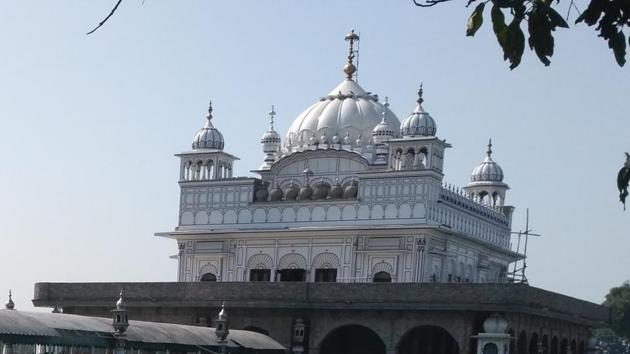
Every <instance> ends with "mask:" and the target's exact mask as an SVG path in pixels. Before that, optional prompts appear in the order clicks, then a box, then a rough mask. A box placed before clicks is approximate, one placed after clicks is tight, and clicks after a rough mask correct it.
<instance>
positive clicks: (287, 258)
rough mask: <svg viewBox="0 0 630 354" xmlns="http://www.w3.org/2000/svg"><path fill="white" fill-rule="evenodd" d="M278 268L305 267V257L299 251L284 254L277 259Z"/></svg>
mask: <svg viewBox="0 0 630 354" xmlns="http://www.w3.org/2000/svg"><path fill="white" fill-rule="evenodd" d="M278 269H306V258H304V256H302V255H301V254H299V253H289V254H285V255H284V256H282V258H280V260H279V261H278Z"/></svg>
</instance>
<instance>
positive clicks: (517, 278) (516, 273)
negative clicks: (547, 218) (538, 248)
mask: <svg viewBox="0 0 630 354" xmlns="http://www.w3.org/2000/svg"><path fill="white" fill-rule="evenodd" d="M532 231H534V230H531V229H530V228H529V208H527V212H526V214H525V231H517V232H512V234H514V235H518V236H517V237H518V240H517V243H516V253H519V252H520V251H521V239H522V238H523V237H524V238H525V240H524V241H523V243H524V245H523V259H522V260H516V261H515V262H514V267H513V269H512V272H511V273H510V276H511V277H512V282H514V283H523V284H528V281H527V277H526V276H525V270H526V269H527V243H528V241H529V236H536V237H539V236H542V235H541V234H535V233H532Z"/></svg>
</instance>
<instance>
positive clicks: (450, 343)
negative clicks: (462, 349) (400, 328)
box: [397, 326, 459, 354]
mask: <svg viewBox="0 0 630 354" xmlns="http://www.w3.org/2000/svg"><path fill="white" fill-rule="evenodd" d="M397 353H398V354H428V353H430V354H458V353H459V349H458V347H457V342H456V341H455V339H454V338H453V337H452V336H451V335H450V334H449V333H448V332H447V331H446V330H445V329H444V328H441V327H436V326H420V327H416V328H414V329H412V330H410V331H409V332H407V333H406V334H405V335H404V336H403V337H402V339H401V340H400V344H398V351H397Z"/></svg>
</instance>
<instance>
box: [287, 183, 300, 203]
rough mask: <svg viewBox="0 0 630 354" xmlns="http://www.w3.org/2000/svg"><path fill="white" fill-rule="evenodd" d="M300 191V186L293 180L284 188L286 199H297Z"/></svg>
mask: <svg viewBox="0 0 630 354" xmlns="http://www.w3.org/2000/svg"><path fill="white" fill-rule="evenodd" d="M299 192H300V190H299V189H298V187H296V186H295V184H293V182H291V184H290V185H289V187H288V188H287V189H285V190H284V199H285V200H295V199H296V198H297V195H298V193H299Z"/></svg>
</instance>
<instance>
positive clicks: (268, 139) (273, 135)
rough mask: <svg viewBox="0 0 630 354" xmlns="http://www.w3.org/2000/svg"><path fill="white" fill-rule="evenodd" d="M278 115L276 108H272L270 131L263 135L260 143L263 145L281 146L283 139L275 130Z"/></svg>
mask: <svg viewBox="0 0 630 354" xmlns="http://www.w3.org/2000/svg"><path fill="white" fill-rule="evenodd" d="M275 115H276V110H275V107H274V106H273V105H272V106H271V111H270V112H269V129H268V130H267V131H266V132H265V134H263V136H262V138H260V142H261V143H262V144H280V141H281V138H280V134H278V132H277V131H276V130H275V129H274V128H273V119H274V117H275Z"/></svg>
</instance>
